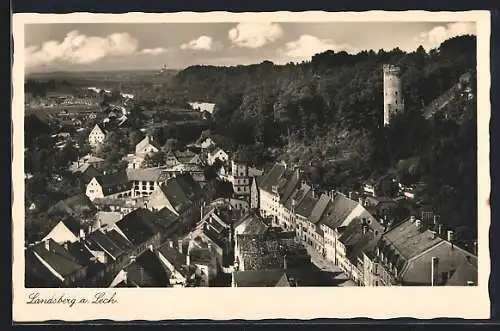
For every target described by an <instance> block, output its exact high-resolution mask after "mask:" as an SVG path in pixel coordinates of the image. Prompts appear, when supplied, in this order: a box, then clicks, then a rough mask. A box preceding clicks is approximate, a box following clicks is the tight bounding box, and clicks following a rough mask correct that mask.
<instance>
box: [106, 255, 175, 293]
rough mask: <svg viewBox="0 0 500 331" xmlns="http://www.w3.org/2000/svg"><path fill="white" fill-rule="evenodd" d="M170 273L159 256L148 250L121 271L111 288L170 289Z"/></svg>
mask: <svg viewBox="0 0 500 331" xmlns="http://www.w3.org/2000/svg"><path fill="white" fill-rule="evenodd" d="M169 286H170V282H169V273H168V270H167V269H166V268H165V267H164V266H163V264H162V262H161V261H160V259H159V258H158V256H157V255H156V254H155V253H154V252H152V251H150V250H146V251H145V252H144V253H142V254H141V255H140V256H138V257H136V258H133V259H132V261H131V263H130V264H128V265H127V266H126V267H125V268H123V269H121V270H120V271H119V272H118V273H117V275H116V277H115V278H114V279H113V281H112V282H111V284H110V285H109V287H118V288H119V287H169Z"/></svg>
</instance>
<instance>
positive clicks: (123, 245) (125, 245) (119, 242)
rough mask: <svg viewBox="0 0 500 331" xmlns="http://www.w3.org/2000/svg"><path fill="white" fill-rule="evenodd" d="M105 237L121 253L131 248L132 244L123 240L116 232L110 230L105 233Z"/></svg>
mask: <svg viewBox="0 0 500 331" xmlns="http://www.w3.org/2000/svg"><path fill="white" fill-rule="evenodd" d="M106 237H108V238H109V239H110V240H111V241H112V242H113V243H114V244H115V246H117V247H118V248H120V249H121V250H123V251H126V250H128V249H129V248H131V247H133V245H132V243H131V242H130V241H128V240H127V239H126V238H124V237H123V236H122V235H121V234H119V233H118V231H116V230H114V229H113V230H111V231H107V232H106Z"/></svg>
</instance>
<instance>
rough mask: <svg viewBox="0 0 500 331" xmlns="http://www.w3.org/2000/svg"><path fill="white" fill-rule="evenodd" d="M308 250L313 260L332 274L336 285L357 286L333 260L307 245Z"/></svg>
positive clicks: (317, 265) (320, 267)
mask: <svg viewBox="0 0 500 331" xmlns="http://www.w3.org/2000/svg"><path fill="white" fill-rule="evenodd" d="M306 249H307V252H308V253H309V255H310V256H311V262H312V263H313V264H314V265H315V266H316V267H317V268H318V269H320V270H321V271H323V272H326V273H328V274H330V275H331V277H332V283H333V284H335V285H334V286H341V287H344V286H356V284H355V283H354V282H353V281H352V280H351V279H349V277H348V276H347V275H346V274H345V273H344V271H342V269H340V267H338V266H336V265H335V264H334V263H333V262H330V261H328V260H326V259H325V258H323V257H322V256H321V255H320V254H319V253H318V252H317V251H316V250H314V249H313V248H311V247H309V246H306Z"/></svg>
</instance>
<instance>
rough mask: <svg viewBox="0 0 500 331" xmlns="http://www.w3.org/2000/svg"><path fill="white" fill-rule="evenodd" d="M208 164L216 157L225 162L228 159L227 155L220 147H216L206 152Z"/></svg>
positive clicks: (213, 161)
mask: <svg viewBox="0 0 500 331" xmlns="http://www.w3.org/2000/svg"><path fill="white" fill-rule="evenodd" d="M207 159H208V164H209V165H212V164H214V163H215V161H216V160H217V159H219V160H221V161H222V162H226V161H227V160H228V159H229V155H228V154H227V153H226V152H225V151H224V150H223V149H222V148H217V149H215V150H214V151H211V152H208V158H207Z"/></svg>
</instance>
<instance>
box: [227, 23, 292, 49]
mask: <svg viewBox="0 0 500 331" xmlns="http://www.w3.org/2000/svg"><path fill="white" fill-rule="evenodd" d="M282 36H283V29H282V28H281V26H280V25H279V24H277V23H239V24H238V25H237V26H236V27H235V28H232V29H231V30H229V33H228V37H229V40H230V41H231V42H232V43H234V44H235V45H237V46H239V47H243V48H260V47H262V46H264V45H266V44H268V43H272V42H274V41H276V40H277V39H279V38H280V37H282Z"/></svg>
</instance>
